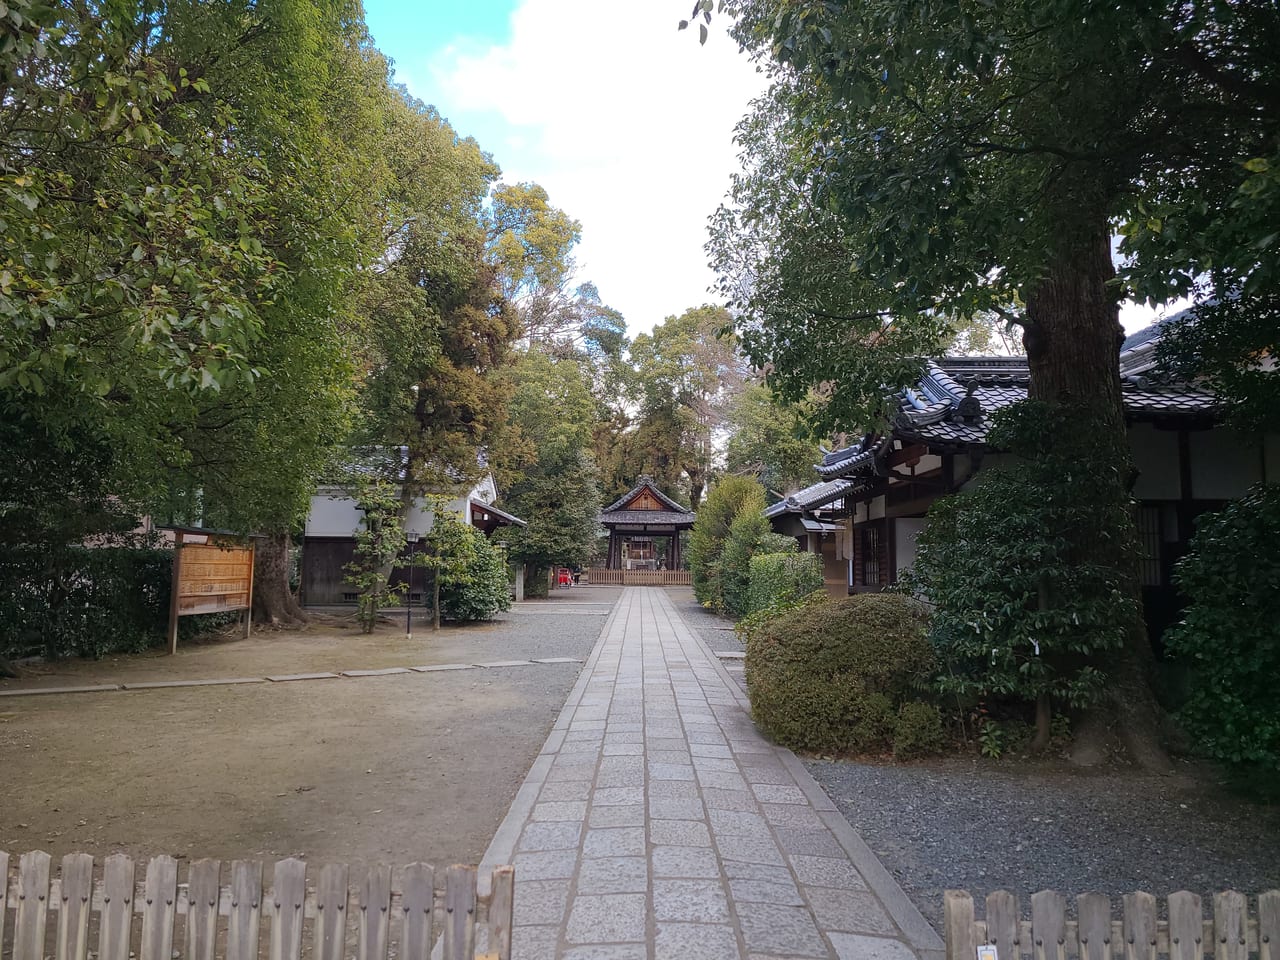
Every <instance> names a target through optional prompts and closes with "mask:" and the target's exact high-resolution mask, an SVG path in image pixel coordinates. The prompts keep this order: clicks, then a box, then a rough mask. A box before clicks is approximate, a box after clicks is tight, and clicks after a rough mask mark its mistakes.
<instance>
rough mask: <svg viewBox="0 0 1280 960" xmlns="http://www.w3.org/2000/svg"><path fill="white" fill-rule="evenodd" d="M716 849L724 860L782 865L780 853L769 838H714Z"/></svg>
mask: <svg viewBox="0 0 1280 960" xmlns="http://www.w3.org/2000/svg"><path fill="white" fill-rule="evenodd" d="M716 849H718V850H719V851H720V857H721V858H722V859H724V860H743V861H745V862H747V863H775V864H779V865H782V864H784V863H785V861H784V860H783V859H782V851H781V850H779V849H778V845H777V844H776V843H774V842H773V840H772V839H771V838H769V837H716Z"/></svg>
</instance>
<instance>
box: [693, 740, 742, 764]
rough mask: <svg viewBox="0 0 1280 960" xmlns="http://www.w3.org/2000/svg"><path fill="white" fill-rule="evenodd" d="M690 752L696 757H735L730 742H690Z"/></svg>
mask: <svg viewBox="0 0 1280 960" xmlns="http://www.w3.org/2000/svg"><path fill="white" fill-rule="evenodd" d="M689 752H690V753H692V754H693V755H694V756H695V757H716V758H719V759H727V760H732V759H733V751H732V750H730V749H729V746H728V744H720V743H691V744H689Z"/></svg>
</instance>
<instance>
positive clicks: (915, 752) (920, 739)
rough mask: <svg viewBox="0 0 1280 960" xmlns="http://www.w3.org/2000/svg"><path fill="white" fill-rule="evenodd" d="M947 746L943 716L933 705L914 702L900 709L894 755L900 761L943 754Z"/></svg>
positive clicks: (894, 738)
mask: <svg viewBox="0 0 1280 960" xmlns="http://www.w3.org/2000/svg"><path fill="white" fill-rule="evenodd" d="M945 743H946V738H945V737H944V735H943V733H942V714H941V713H939V712H938V708H937V707H936V706H934V705H933V704H932V703H921V702H919V701H916V700H913V701H911V702H909V703H904V704H903V705H902V706H901V707H899V708H898V716H897V717H896V718H895V719H894V722H893V755H894V756H895V757H897V758H898V759H899V760H914V759H916V758H917V757H925V756H928V755H929V754H932V753H940V752H941V751H942V748H943V746H944V745H945Z"/></svg>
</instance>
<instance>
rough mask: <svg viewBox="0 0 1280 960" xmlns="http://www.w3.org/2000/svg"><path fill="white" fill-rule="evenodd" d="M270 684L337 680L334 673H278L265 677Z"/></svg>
mask: <svg viewBox="0 0 1280 960" xmlns="http://www.w3.org/2000/svg"><path fill="white" fill-rule="evenodd" d="M267 679H268V680H270V681H271V682H272V683H288V682H289V681H291V680H337V679H338V675H337V674H336V673H324V672H321V673H278V674H276V675H275V676H274V677H267Z"/></svg>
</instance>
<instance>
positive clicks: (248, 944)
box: [103, 860, 262, 960]
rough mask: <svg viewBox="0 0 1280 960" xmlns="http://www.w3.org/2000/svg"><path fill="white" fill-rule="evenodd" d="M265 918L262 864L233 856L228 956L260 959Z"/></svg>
mask: <svg viewBox="0 0 1280 960" xmlns="http://www.w3.org/2000/svg"><path fill="white" fill-rule="evenodd" d="M261 918H262V864H261V863H260V862H258V861H257V860H233V861H232V862H231V912H230V914H228V916H227V960H258V930H259V926H260V924H261ZM103 960H106V958H103Z"/></svg>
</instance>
